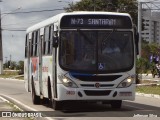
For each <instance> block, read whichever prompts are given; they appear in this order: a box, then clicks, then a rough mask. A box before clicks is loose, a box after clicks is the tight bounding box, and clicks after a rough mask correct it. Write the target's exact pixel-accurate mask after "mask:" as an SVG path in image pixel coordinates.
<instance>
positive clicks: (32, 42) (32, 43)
mask: <svg viewBox="0 0 160 120" xmlns="http://www.w3.org/2000/svg"><path fill="white" fill-rule="evenodd" d="M33 48H34V32H33V33H32V39H31V56H33Z"/></svg>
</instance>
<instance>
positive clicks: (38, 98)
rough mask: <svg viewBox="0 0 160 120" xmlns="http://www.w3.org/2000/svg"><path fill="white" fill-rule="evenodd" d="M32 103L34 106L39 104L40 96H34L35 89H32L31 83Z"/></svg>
mask: <svg viewBox="0 0 160 120" xmlns="http://www.w3.org/2000/svg"><path fill="white" fill-rule="evenodd" d="M32 102H33V104H35V105H37V104H40V96H37V95H36V92H35V87H34V84H33V82H32Z"/></svg>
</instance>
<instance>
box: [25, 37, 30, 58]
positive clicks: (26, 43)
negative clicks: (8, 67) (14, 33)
mask: <svg viewBox="0 0 160 120" xmlns="http://www.w3.org/2000/svg"><path fill="white" fill-rule="evenodd" d="M28 40H29V35H28V34H27V35H26V42H25V58H27V57H28V54H27V53H28Z"/></svg>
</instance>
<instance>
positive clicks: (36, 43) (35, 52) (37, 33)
mask: <svg viewBox="0 0 160 120" xmlns="http://www.w3.org/2000/svg"><path fill="white" fill-rule="evenodd" d="M38 38H39V32H38V31H36V32H35V50H34V55H35V56H38V54H37V53H38V52H37V51H38V47H37V46H38V41H39V40H38Z"/></svg>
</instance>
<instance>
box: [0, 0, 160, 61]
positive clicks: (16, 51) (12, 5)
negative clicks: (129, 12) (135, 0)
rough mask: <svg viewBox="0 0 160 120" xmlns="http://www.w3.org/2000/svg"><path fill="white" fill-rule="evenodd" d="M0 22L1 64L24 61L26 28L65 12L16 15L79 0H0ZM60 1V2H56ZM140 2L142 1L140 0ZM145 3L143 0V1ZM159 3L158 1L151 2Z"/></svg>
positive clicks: (57, 7) (57, 6)
mask: <svg viewBox="0 0 160 120" xmlns="http://www.w3.org/2000/svg"><path fill="white" fill-rule="evenodd" d="M0 1H2V2H0V9H1V20H2V29H3V31H2V45H3V62H6V61H8V60H10V56H11V60H12V61H17V62H18V61H20V60H24V48H25V31H10V30H26V29H27V28H28V27H30V26H32V25H34V24H36V23H38V22H40V21H42V20H45V19H47V18H49V17H51V16H54V15H56V14H59V13H62V12H65V11H64V10H57V11H50V12H37V13H33V12H30V13H17V14H6V13H13V12H28V11H39V10H48V9H49V10H51V9H63V8H64V7H66V6H67V5H68V4H69V3H71V2H77V1H80V0H0ZM58 1H61V2H58ZM140 1H142V0H140ZM143 1H145V0H143ZM153 1H160V0H153Z"/></svg>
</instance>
